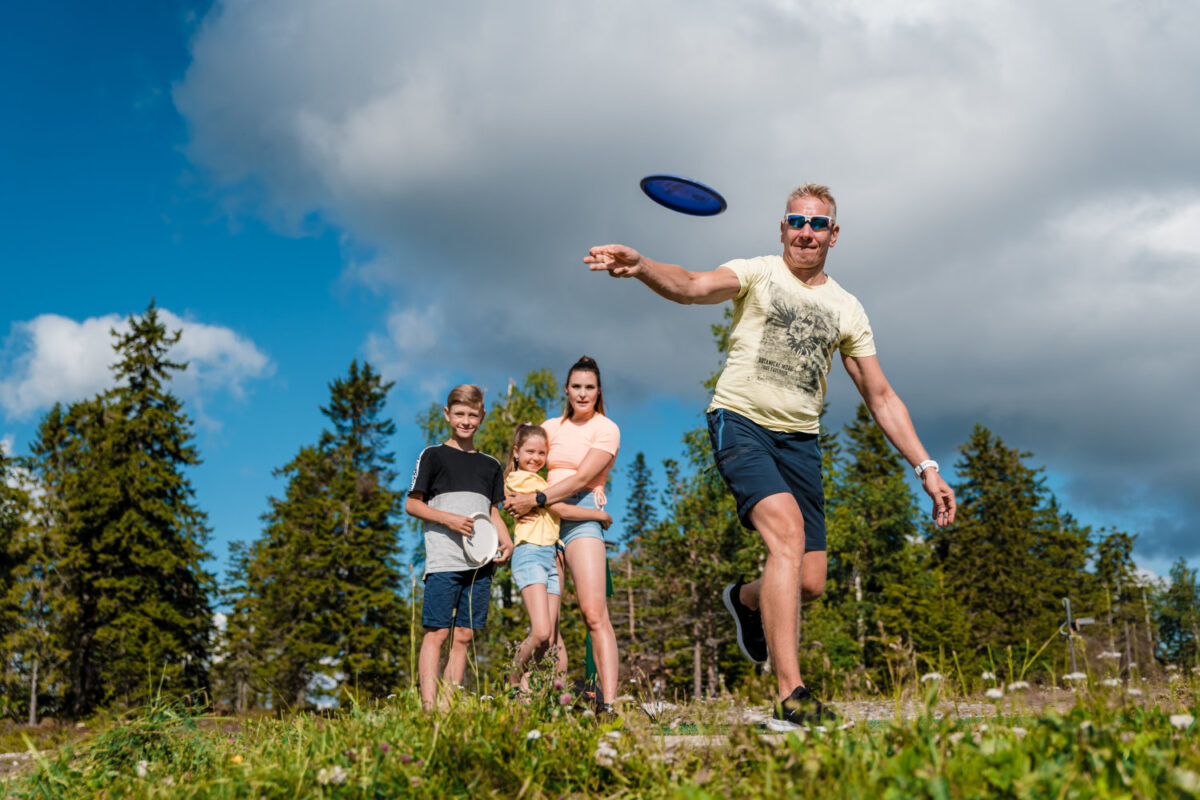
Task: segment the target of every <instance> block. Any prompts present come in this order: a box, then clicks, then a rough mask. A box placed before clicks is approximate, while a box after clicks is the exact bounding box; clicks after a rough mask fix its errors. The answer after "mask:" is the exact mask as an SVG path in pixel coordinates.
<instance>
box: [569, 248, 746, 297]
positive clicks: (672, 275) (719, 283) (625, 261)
mask: <svg viewBox="0 0 1200 800" xmlns="http://www.w3.org/2000/svg"><path fill="white" fill-rule="evenodd" d="M583 262H584V263H585V264H587V265H589V268H590V269H591V270H592V271H593V272H598V271H602V270H603V271H605V272H607V273H608V274H609V275H612V276H613V277H614V278H637V279H638V280H640V281H641V282H642V283H644V284H646V285H647V286H649V287H650V288H651V289H653V290H654V291H655V292H657V293H659V294H660V295H662V296H663V297H665V298H667V299H668V300H674V301H675V302H676V303H683V304H684V305H688V304H691V303H704V304H713V303H723V302H725V301H726V300H732V299H733V298H735V297H737V293H738V290H739V289H740V288H741V284H740V283H739V282H738V278H737V275H735V274H734V272H733V270H731V269H727V268H725V267H717V268H716V269H714V270H713V271H712V272H692V271H690V270H686V269H684V268H683V267H679V266H676V265H674V264H662V263H659V262H658V261H653V260H651V259H649V258H646V257H645V256H644V255H642V254H641V253H639V252H638V251H637V250H634V249H633V248H632V247H626V246H625V245H623V244H606V245H601V246H599V247H593V248H592V249H591V250H589V251H588V254H587V256H585V257H584V259H583Z"/></svg>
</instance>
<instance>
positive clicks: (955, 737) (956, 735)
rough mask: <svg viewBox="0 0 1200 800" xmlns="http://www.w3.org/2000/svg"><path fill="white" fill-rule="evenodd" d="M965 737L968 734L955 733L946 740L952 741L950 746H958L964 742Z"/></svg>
mask: <svg viewBox="0 0 1200 800" xmlns="http://www.w3.org/2000/svg"><path fill="white" fill-rule="evenodd" d="M965 735H966V734H965V733H964V732H963V731H955V732H954V733H952V734H950V735H949V736H947V737H946V738H947V739H949V740H950V744H958V743H959V742H961V741H962V740H963V736H965Z"/></svg>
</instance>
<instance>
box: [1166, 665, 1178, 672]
mask: <svg viewBox="0 0 1200 800" xmlns="http://www.w3.org/2000/svg"><path fill="white" fill-rule="evenodd" d="M1178 671H1179V665H1178V664H1167V672H1178Z"/></svg>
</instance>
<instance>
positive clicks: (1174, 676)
mask: <svg viewBox="0 0 1200 800" xmlns="http://www.w3.org/2000/svg"><path fill="white" fill-rule="evenodd" d="M1177 680H1179V673H1177V672H1172V673H1171V674H1170V675H1168V676H1167V683H1173V682H1175V681H1177Z"/></svg>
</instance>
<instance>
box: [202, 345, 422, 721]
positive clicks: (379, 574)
mask: <svg viewBox="0 0 1200 800" xmlns="http://www.w3.org/2000/svg"><path fill="white" fill-rule="evenodd" d="M391 386H392V384H390V383H385V382H384V381H383V380H382V378H381V377H380V376H379V375H378V373H376V372H375V371H374V369H373V368H372V367H371V365H370V364H363V365H362V366H361V367H360V366H359V364H358V362H357V360H355V361H352V362H351V364H350V368H349V370H348V372H347V375H346V377H345V378H339V379H337V380H335V381H333V382H332V383H331V384H330V386H329V389H330V402H329V405H328V406H324V407H322V408H321V413H322V414H324V415H325V417H326V419H328V421H329V423H330V428H329V429H327V430H325V431H323V432H322V434H321V436H320V439H319V441H318V442H317V444H316V445H310V446H305V447H302V448H301V449H300V451H299V452H298V453H297V455H296V457H295V458H293V459H292V460H291V461H290V462H288V463H287V464H286V465H285V466H284V467H283V468H281V469H279V470H277V471H276V474H277V475H279V476H282V477H285V478H286V479H287V488H286V491H285V494H284V496H283V497H282V498H271V499H270V506H271V508H270V510H269V511H268V512H267V513H266V514H265V515H264V517H263V519H264V521H265V522H266V526H265V529H264V531H263V535H262V536H261V537H260V538H259V540H258V541H256V542H255V543H254V544H253V545H252V546H251V547H250V548H248V549H243V548H242V547H241V546H238V547H235V548H233V549H232V550H231V555H232V557H233V560H234V563H235V564H236V565H237V571H238V573H239V574H236V575H231V576H230V580H229V581H228V583H227V588H226V592H227V597H228V599H229V601H230V604H231V612H230V614H229V615H228V616H227V618H226V634H225V636H224V637H223V641H222V645H221V647H222V654H223V656H224V658H226V659H228V660H229V664H228V665H227V666H223V667H222V672H221V674H222V680H223V686H224V693H225V694H226V695H227V696H229V699H230V703H231V705H233V706H234V707H243V708H244V707H246V706H248V705H249V704H250V703H251V702H267V703H269V704H270V705H271V706H272V707H274V708H277V709H278V708H289V707H305V706H307V705H309V704H310V703H311V702H312V701H313V700H314V699H316V698H315V697H314V695H319V694H329V695H334V696H336V695H337V694H339V693H341V692H342V691H343V690H354V691H358V692H361V693H363V694H365V695H367V696H369V697H382V696H384V695H385V694H387V693H388V692H390V691H392V690H393V689H394V688H395V687H396V686H397V685H398V682H399V680H400V678H401V675H402V672H403V669H404V666H405V664H406V663H407V661H408V658H407V656H408V652H407V649H408V643H407V640H406V637H405V636H404V632H403V628H404V621H405V620H406V618H407V615H406V614H405V610H406V609H405V604H404V601H403V597H402V593H403V587H404V581H403V578H402V576H401V574H400V570H399V564H398V558H399V556H400V554H401V544H400V537H399V526H398V521H397V517H398V515H399V511H400V498H401V494H400V492H398V491H396V490H394V489H393V488H392V483H393V481H394V480H395V478H396V473H395V470H394V469H393V464H394V458H393V456H392V454H391V453H390V452H388V451H387V450H386V447H387V442H388V440H389V439H390V437H391V436H392V435H393V434H394V433H395V425H394V424H393V423H392V421H391V420H390V419H387V418H385V417H384V416H383V411H384V403H385V400H386V397H387V393H388V390H389V389H390V388H391ZM254 654H261V655H264V656H266V658H264V659H261V660H260V661H259V663H257V664H255V663H253V662H254V658H253V655H254Z"/></svg>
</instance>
